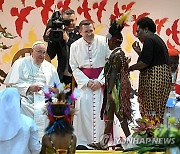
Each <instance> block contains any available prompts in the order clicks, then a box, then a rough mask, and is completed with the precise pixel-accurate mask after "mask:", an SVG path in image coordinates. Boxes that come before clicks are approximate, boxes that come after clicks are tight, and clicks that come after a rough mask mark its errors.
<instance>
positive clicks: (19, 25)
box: [10, 6, 34, 37]
mask: <svg viewBox="0 0 180 154" xmlns="http://www.w3.org/2000/svg"><path fill="white" fill-rule="evenodd" d="M33 9H34V7H31V6H28V7H26V8H23V9H21V10H20V12H19V11H18V8H16V7H14V8H12V9H11V11H10V12H11V15H12V16H17V19H16V21H15V26H16V32H17V34H18V35H19V36H20V37H22V36H21V31H22V29H23V23H24V22H26V23H28V20H27V19H26V17H27V16H28V15H29V14H30V12H31V11H32V10H33Z"/></svg>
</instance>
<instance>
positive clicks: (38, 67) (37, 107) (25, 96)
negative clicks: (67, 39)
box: [4, 41, 63, 140]
mask: <svg viewBox="0 0 180 154" xmlns="http://www.w3.org/2000/svg"><path fill="white" fill-rule="evenodd" d="M45 55H46V45H45V44H44V42H41V41H37V42H35V43H34V44H33V46H32V53H31V56H27V57H24V58H21V59H18V60H16V61H15V62H14V64H13V66H12V68H11V69H10V71H9V73H8V75H7V77H6V79H5V81H4V83H5V84H6V85H7V86H12V87H15V88H17V89H18V90H19V92H20V95H21V112H22V113H23V114H25V115H27V116H29V117H31V118H33V119H34V120H35V122H36V124H37V126H38V135H39V139H40V140H41V138H42V137H43V135H44V130H45V128H46V126H47V125H48V123H49V121H48V118H47V116H46V114H45V113H44V111H45V97H44V93H43V87H44V86H48V87H49V88H50V87H52V86H53V85H54V83H56V84H58V87H57V88H58V89H56V90H55V89H54V92H55V93H58V92H59V91H62V90H63V86H62V84H61V83H60V80H59V77H58V74H57V71H56V68H55V67H54V66H53V65H52V64H51V63H49V62H47V61H46V60H45ZM51 89H52V88H51ZM52 90H53V89H52Z"/></svg>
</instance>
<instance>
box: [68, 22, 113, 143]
mask: <svg viewBox="0 0 180 154" xmlns="http://www.w3.org/2000/svg"><path fill="white" fill-rule="evenodd" d="M79 28H80V34H81V35H82V38H80V39H78V40H77V41H75V42H74V43H73V44H72V45H71V48H70V66H71V69H72V71H73V76H74V78H75V80H76V82H77V85H78V88H79V89H80V97H79V99H78V100H77V101H76V103H75V109H76V110H77V114H76V115H75V116H74V121H73V125H74V129H75V134H76V136H77V145H85V146H86V145H87V144H89V143H97V142H99V141H100V137H101V135H102V134H103V131H104V127H105V123H104V121H103V120H101V119H100V110H101V107H102V102H103V85H104V83H105V79H104V76H103V75H104V69H103V68H104V65H105V63H106V58H108V57H109V55H110V50H109V48H108V45H107V42H106V37H104V36H99V35H94V25H93V23H92V22H90V21H88V20H83V21H81V22H80V24H79Z"/></svg>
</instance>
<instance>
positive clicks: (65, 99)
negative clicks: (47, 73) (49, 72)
mask: <svg viewBox="0 0 180 154" xmlns="http://www.w3.org/2000/svg"><path fill="white" fill-rule="evenodd" d="M57 86H58V85H57V84H56V83H54V86H53V87H51V88H57ZM69 91H70V86H69V85H65V84H64V90H63V91H62V92H60V93H59V94H57V95H56V94H54V92H53V91H51V90H49V89H48V88H44V95H45V99H46V103H47V114H48V118H49V120H50V122H51V123H53V122H54V121H55V120H56V119H61V118H65V119H66V120H68V116H69V115H70V114H71V113H70V107H71V103H72V102H73V101H76V100H77V98H78V97H79V90H77V88H75V89H74V91H73V93H72V94H71V95H70V96H67V92H69Z"/></svg>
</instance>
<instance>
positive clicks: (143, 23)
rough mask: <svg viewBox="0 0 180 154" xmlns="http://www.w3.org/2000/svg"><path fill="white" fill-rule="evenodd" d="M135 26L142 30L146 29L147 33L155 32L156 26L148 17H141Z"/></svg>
mask: <svg viewBox="0 0 180 154" xmlns="http://www.w3.org/2000/svg"><path fill="white" fill-rule="evenodd" d="M137 25H139V27H140V28H142V29H145V28H148V30H149V31H151V32H153V33H155V32H156V25H155V23H154V21H153V20H152V19H151V18H149V17H142V18H141V19H139V20H138V21H137Z"/></svg>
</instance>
